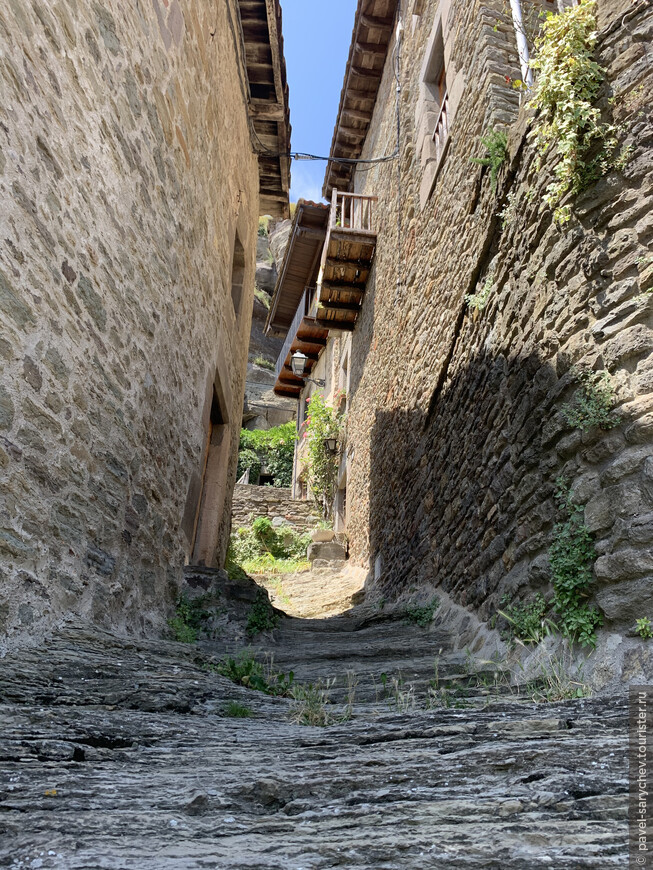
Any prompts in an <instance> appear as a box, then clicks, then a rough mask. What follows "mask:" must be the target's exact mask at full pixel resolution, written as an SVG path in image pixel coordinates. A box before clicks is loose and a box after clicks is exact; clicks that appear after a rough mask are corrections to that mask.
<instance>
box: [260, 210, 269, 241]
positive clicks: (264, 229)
mask: <svg viewBox="0 0 653 870" xmlns="http://www.w3.org/2000/svg"><path fill="white" fill-rule="evenodd" d="M271 220H272V218H271V217H270V215H269V214H266V215H262V216H261V217H260V218H259V219H258V234H259V236H262V237H264V238H267V237H268V234H269V231H270V221H271Z"/></svg>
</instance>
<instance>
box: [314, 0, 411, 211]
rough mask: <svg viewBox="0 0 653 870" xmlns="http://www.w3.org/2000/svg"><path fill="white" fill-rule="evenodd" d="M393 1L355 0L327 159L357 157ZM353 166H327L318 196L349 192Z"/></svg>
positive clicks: (381, 64)
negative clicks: (351, 29) (343, 73)
mask: <svg viewBox="0 0 653 870" xmlns="http://www.w3.org/2000/svg"><path fill="white" fill-rule="evenodd" d="M396 12H397V0H358V7H357V9H356V17H355V19H354V31H353V34H352V39H351V46H350V48H349V59H348V61H347V68H346V70H345V80H344V83H343V86H342V93H341V95H340V107H339V109H338V118H337V120H336V126H335V129H334V131H333V140H332V142H331V152H330V154H329V156H330V157H340V158H343V157H344V158H347V159H350V160H355V159H357V158H359V157H360V156H361V153H362V150H363V145H364V144H365V139H366V137H367V132H368V130H369V126H370V121H371V120H372V113H373V112H374V105H375V103H376V97H377V94H378V91H379V85H380V84H381V76H382V75H383V69H384V67H385V60H386V55H387V53H388V45H389V44H390V40H391V38H392V34H393V32H394V23H395V15H396ZM353 172H354V166H353V165H348V164H343V163H334V162H333V160H330V161H329V162H328V163H327V168H326V174H325V176H324V186H323V188H322V195H323V196H324V197H325V198H326V199H331V191H332V190H333V188H334V187H336V188H338V190H349V187H350V184H351V179H352V175H353Z"/></svg>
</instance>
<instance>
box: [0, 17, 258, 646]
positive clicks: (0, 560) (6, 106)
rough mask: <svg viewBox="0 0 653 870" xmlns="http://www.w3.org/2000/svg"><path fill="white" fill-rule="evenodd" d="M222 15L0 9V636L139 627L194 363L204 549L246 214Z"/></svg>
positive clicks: (247, 279)
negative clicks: (217, 405) (85, 624)
mask: <svg viewBox="0 0 653 870" xmlns="http://www.w3.org/2000/svg"><path fill="white" fill-rule="evenodd" d="M237 14H238V11H237V7H236V5H235V3H234V2H233V0H230V2H224V3H210V4H208V3H204V2H200V0H188V2H185V3H183V4H180V3H179V2H178V0H172V2H170V3H169V2H167V0H151V2H149V0H148V2H147V3H137V2H130V3H125V2H122V0H103V2H91V0H62V2H57V3H28V2H26V0H9V2H7V3H3V4H2V7H1V8H0V95H1V96H0V193H1V196H2V211H1V213H0V319H1V321H2V331H1V335H0V364H1V366H2V380H1V384H0V475H1V484H0V492H1V493H2V496H1V497H2V503H1V506H0V629H2V630H6V631H8V632H9V635H10V639H11V638H17V637H19V636H20V635H21V633H24V632H27V631H29V632H30V634H31V635H37V634H38V632H39V630H40V629H41V628H45V627H47V626H48V625H49V624H50V623H52V621H53V620H55V619H57V618H59V617H60V616H62V615H63V614H66V613H71V612H72V613H75V614H79V615H82V616H84V617H90V618H92V619H93V620H95V621H99V622H103V623H106V624H111V625H112V626H113V627H114V628H118V629H119V628H121V627H125V628H128V629H130V630H137V631H141V630H147V629H148V628H149V627H151V626H152V625H154V624H160V622H161V620H162V617H163V614H164V612H165V608H166V607H167V606H169V603H170V602H171V600H172V599H173V597H174V594H175V590H176V584H177V581H178V578H179V576H180V572H181V567H182V566H183V564H184V562H185V561H187V560H188V558H189V555H190V539H191V538H192V526H193V515H194V510H195V504H196V502H197V498H198V489H197V488H198V485H201V474H202V457H203V452H204V450H205V445H206V437H207V436H206V426H207V425H208V413H209V411H210V400H211V387H212V384H213V381H214V378H215V376H216V371H217V372H218V373H219V377H220V381H221V385H220V390H221V394H222V395H221V401H222V413H223V416H227V417H228V418H229V421H228V422H229V425H228V427H227V432H226V435H225V437H226V439H227V441H228V443H227V448H229V449H228V450H227V452H228V453H230V459H229V461H228V468H225V470H224V475H223V477H224V479H223V481H222V486H223V491H224V492H225V493H226V495H225V502H226V509H223V511H222V521H221V526H220V533H219V537H218V540H219V545H218V550H217V553H216V556H215V558H216V560H217V561H220V560H221V559H222V558H223V556H224V551H225V549H226V545H227V534H226V533H227V530H228V523H229V513H230V511H229V507H230V504H229V502H230V498H229V493H230V491H231V487H232V485H233V481H234V479H235V462H236V447H237V441H238V430H239V428H240V417H241V410H242V396H243V384H244V373H245V364H246V357H247V337H248V335H249V326H250V314H251V309H252V293H253V282H254V264H255V247H256V233H257V214H258V172H257V160H256V157H255V155H254V153H253V150H252V146H251V142H250V135H249V130H248V124H247V117H246V110H245V103H244V96H245V84H246V83H245V81H244V79H243V76H244V68H243V67H242V58H241V57H239V53H240V51H241V49H240V40H239V37H238V30H237V24H238V19H237ZM236 232H237V233H238V237H239V240H240V243H241V244H242V246H243V249H244V252H245V254H244V257H245V261H244V267H243V271H242V274H241V275H240V280H242V298H241V300H240V305H239V314H238V316H236V313H235V311H234V305H233V304H232V299H231V293H232V260H233V259H234V253H233V252H234V245H235V237H236ZM184 514H186V519H187V522H186V534H185V533H184V532H182V518H183V516H184ZM189 518H190V522H188V520H189ZM189 526H190V528H189Z"/></svg>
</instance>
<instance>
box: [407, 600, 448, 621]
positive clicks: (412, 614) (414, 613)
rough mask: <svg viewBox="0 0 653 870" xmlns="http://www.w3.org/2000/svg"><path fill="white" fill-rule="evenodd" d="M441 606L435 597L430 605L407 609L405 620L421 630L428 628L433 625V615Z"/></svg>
mask: <svg viewBox="0 0 653 870" xmlns="http://www.w3.org/2000/svg"><path fill="white" fill-rule="evenodd" d="M439 606H440V601H439V599H438V598H437V596H436V597H434V598H433V599H432V600H431V602H430V603H429V604H425V605H423V606H419V605H415V606H412V607H407V608H406V610H405V611H404V618H405V619H406V620H408V622H412V623H413V624H414V625H419V627H420V628H426V627H427V626H428V625H430V624H431V620H432V619H433V614H434V613H435V611H436V610H437V609H438V607H439Z"/></svg>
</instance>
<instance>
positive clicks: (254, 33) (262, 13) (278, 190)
mask: <svg viewBox="0 0 653 870" xmlns="http://www.w3.org/2000/svg"><path fill="white" fill-rule="evenodd" d="M237 2H238V8H239V11H240V23H241V28H242V36H243V44H244V48H245V67H246V70H247V82H248V87H249V105H248V111H249V116H250V122H251V125H252V128H253V133H254V135H253V137H252V138H253V139H254V146H255V148H256V150H257V151H258V152H259V199H260V206H259V208H260V212H261V214H269V215H272V216H273V217H284V218H286V217H288V216H289V214H290V204H289V203H290V201H289V192H290V130H291V127H290V110H289V108H288V83H287V81H286V61H285V58H284V55H283V36H282V35H281V5H280V3H279V0H237Z"/></svg>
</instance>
